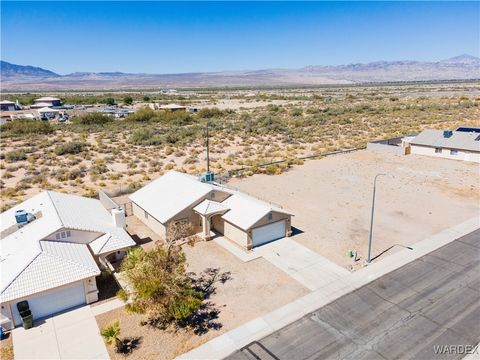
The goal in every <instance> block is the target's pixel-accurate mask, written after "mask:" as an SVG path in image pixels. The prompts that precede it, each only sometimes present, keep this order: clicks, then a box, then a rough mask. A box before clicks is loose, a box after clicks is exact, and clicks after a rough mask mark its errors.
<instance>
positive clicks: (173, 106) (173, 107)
mask: <svg viewBox="0 0 480 360" xmlns="http://www.w3.org/2000/svg"><path fill="white" fill-rule="evenodd" d="M158 108H159V109H160V110H169V111H186V110H187V107H186V106H183V105H178V104H168V105H160V106H159V107H158Z"/></svg>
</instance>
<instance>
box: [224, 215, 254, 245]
mask: <svg viewBox="0 0 480 360" xmlns="http://www.w3.org/2000/svg"><path fill="white" fill-rule="evenodd" d="M223 229H224V232H223V235H224V236H225V237H226V238H228V239H230V240H232V241H235V242H236V243H237V244H239V245H240V246H243V247H247V244H248V235H247V233H246V232H245V231H243V230H242V229H240V228H239V227H236V226H235V225H233V224H231V223H229V222H228V221H225V220H224V227H223Z"/></svg>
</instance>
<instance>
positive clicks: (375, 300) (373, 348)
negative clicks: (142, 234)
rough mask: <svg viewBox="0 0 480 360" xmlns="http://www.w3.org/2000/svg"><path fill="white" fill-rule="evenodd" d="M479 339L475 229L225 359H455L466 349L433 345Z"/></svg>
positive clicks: (479, 258) (479, 235)
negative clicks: (444, 352)
mask: <svg viewBox="0 0 480 360" xmlns="http://www.w3.org/2000/svg"><path fill="white" fill-rule="evenodd" d="M479 341H480V229H479V230H476V231H474V232H472V233H471V234H469V235H466V236H464V237H462V238H460V239H458V240H456V241H454V242H452V243H450V244H448V245H446V246H444V247H442V248H440V249H438V250H436V251H434V252H432V253H430V254H428V255H426V256H424V257H422V258H420V259H418V260H415V261H413V262H411V263H409V264H407V265H405V266H403V267H401V268H399V269H397V270H395V271H393V272H391V273H389V274H387V275H385V276H383V277H381V278H379V279H377V280H375V281H374V282H372V283H370V284H368V285H365V286H364V287H362V288H360V289H358V290H356V291H354V292H352V293H350V294H347V295H345V296H343V297H341V298H339V299H337V300H335V301H334V302H332V303H330V304H328V305H326V306H324V307H322V308H319V309H318V310H316V311H314V312H313V313H311V314H309V315H306V316H305V317H303V318H302V319H300V320H298V321H296V322H294V323H292V324H290V325H288V326H286V327H284V328H283V329H281V330H279V331H277V332H275V333H273V334H271V335H269V336H267V337H265V338H263V339H262V340H260V341H258V342H254V343H251V344H249V345H247V346H246V347H244V348H243V349H241V350H239V351H237V352H235V353H233V354H232V355H230V356H229V357H228V358H227V359H231V360H246V359H249V360H255V359H257V360H258V359H265V360H273V359H282V360H283V359H285V360H296V359H352V360H361V359H368V360H376V359H420V360H422V359H426V360H428V359H461V358H463V357H465V354H458V353H461V352H463V351H464V349H465V348H461V347H459V348H451V347H450V348H448V349H449V351H450V354H442V355H439V354H436V353H435V346H447V345H471V346H475V345H476V344H478V342H479ZM437 351H438V347H437ZM444 351H447V352H448V350H445V349H444ZM455 351H456V352H457V354H452V352H455ZM479 351H480V350H479Z"/></svg>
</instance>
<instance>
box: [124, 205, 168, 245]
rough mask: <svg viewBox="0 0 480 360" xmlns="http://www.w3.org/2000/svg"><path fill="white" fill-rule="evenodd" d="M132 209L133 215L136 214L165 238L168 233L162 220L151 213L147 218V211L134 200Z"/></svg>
mask: <svg viewBox="0 0 480 360" xmlns="http://www.w3.org/2000/svg"><path fill="white" fill-rule="evenodd" d="M132 211H133V215H135V216H136V217H137V218H138V219H139V220H140V221H141V222H143V223H144V224H145V225H147V226H148V227H149V228H150V229H152V230H153V231H154V232H155V233H157V234H158V235H159V236H160V237H162V238H165V234H166V230H165V226H164V225H163V224H162V223H161V222H160V221H158V220H157V219H155V218H154V217H153V216H152V215H150V214H148V219H147V218H145V211H144V210H143V209H142V208H141V207H140V206H138V205H137V204H136V203H134V202H132Z"/></svg>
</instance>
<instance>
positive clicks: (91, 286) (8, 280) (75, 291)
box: [0, 191, 135, 329]
mask: <svg viewBox="0 0 480 360" xmlns="http://www.w3.org/2000/svg"><path fill="white" fill-rule="evenodd" d="M17 211H22V212H23V213H27V214H29V222H28V223H19V220H18V219H19V218H18V216H16V215H18V212H17ZM122 216H123V218H122ZM124 216H125V215H124V213H122V210H120V209H111V210H107V209H106V208H105V207H103V206H102V204H101V203H100V201H98V200H95V199H87V198H84V197H80V196H74V195H67V194H61V193H57V192H52V191H45V192H42V193H40V194H38V195H36V196H34V197H32V198H30V199H28V200H26V201H24V202H22V203H21V204H18V205H16V206H14V207H13V208H11V209H9V210H7V211H5V212H3V213H2V214H1V215H0V226H1V228H0V231H1V240H0V260H1V261H0V274H1V276H0V286H1V287H0V302H1V314H0V322H1V326H2V327H3V328H4V329H10V328H12V327H14V326H18V325H20V324H21V318H20V315H19V312H18V310H17V307H16V304H17V303H18V302H20V301H22V300H27V301H28V303H29V306H30V309H31V312H32V315H33V319H34V320H36V319H39V318H43V317H46V316H49V315H52V314H55V313H58V312H60V311H64V310H67V309H69V308H72V307H75V306H79V305H82V304H89V303H91V302H94V301H96V300H98V289H97V284H96V280H95V277H96V276H98V275H100V268H102V267H105V266H106V265H107V264H108V260H110V259H112V260H113V259H117V260H118V259H120V258H121V257H123V256H124V254H125V252H126V250H127V249H128V248H129V247H131V246H133V245H135V242H134V241H133V240H132V239H131V237H130V236H129V235H128V233H127V232H126V231H125V229H124V227H125V220H124Z"/></svg>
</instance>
